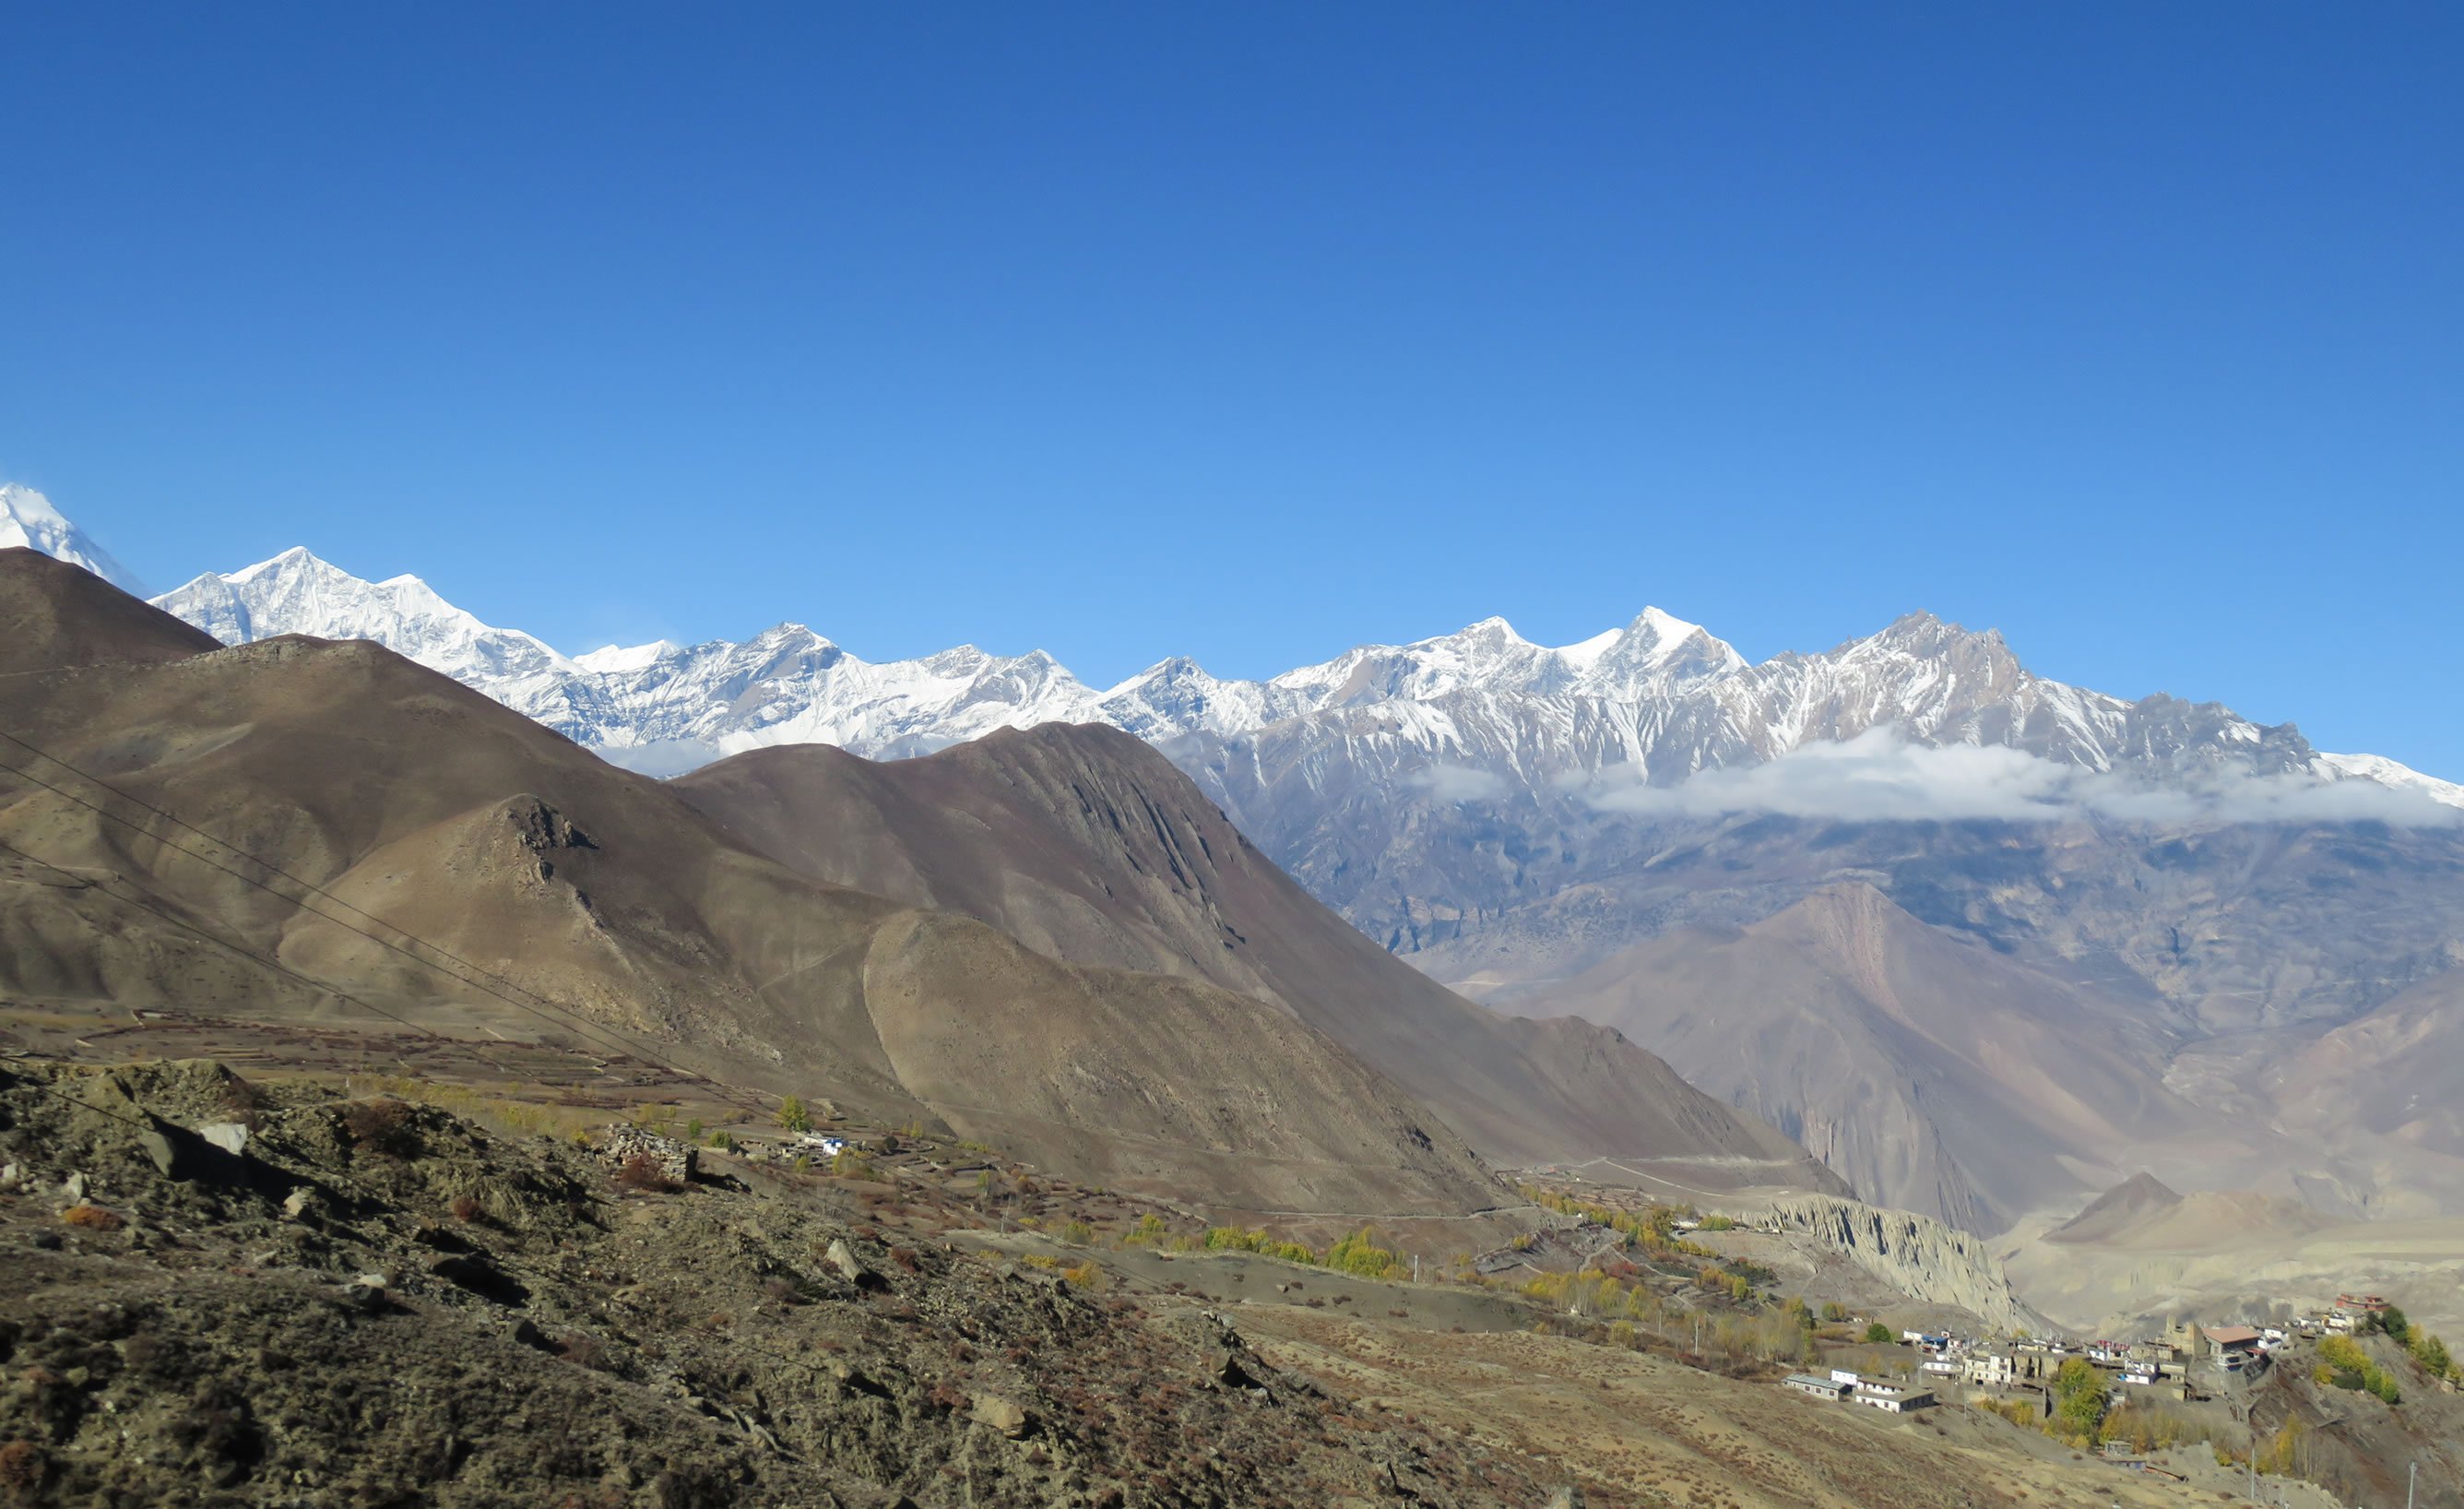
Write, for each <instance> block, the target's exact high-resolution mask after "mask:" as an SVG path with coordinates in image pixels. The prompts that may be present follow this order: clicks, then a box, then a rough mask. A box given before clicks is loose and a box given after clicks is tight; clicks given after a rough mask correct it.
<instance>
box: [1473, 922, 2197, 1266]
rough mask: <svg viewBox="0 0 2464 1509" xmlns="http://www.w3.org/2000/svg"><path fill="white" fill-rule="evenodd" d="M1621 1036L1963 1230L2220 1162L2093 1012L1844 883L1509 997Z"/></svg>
mask: <svg viewBox="0 0 2464 1509" xmlns="http://www.w3.org/2000/svg"><path fill="white" fill-rule="evenodd" d="M1516 1005H1517V1007H1518V1009H1523V1010H1534V1011H1542V1010H1545V1011H1551V1012H1559V1011H1573V1012H1578V1013H1580V1014H1581V1015H1583V1016H1585V1017H1588V1018H1590V1019H1592V1020H1594V1021H1597V1022H1604V1023H1607V1024H1608V1025H1610V1026H1613V1027H1617V1028H1619V1029H1621V1030H1623V1031H1624V1032H1627V1033H1629V1034H1631V1035H1632V1036H1633V1037H1634V1038H1635V1039H1636V1040H1637V1041H1638V1042H1641V1043H1644V1044H1646V1045H1648V1046H1649V1047H1651V1048H1652V1049H1653V1050H1655V1051H1656V1052H1658V1053H1661V1054H1665V1055H1666V1056H1667V1058H1668V1060H1669V1062H1670V1063H1671V1064H1673V1065H1674V1066H1675V1067H1676V1069H1677V1071H1678V1072H1679V1073H1680V1074H1683V1075H1684V1076H1686V1077H1687V1078H1688V1079H1690V1080H1692V1081H1693V1082H1694V1083H1696V1084H1698V1085H1701V1086H1702V1087H1703V1088H1704V1089H1705V1090H1707V1091H1709V1092H1710V1093H1711V1094H1713V1095H1717V1096H1722V1097H1727V1098H1731V1099H1733V1100H1734V1101H1735V1102H1736V1103H1738V1104H1740V1105H1743V1106H1744V1107H1745V1108H1746V1109H1747V1110H1749V1111H1751V1112H1753V1113H1755V1114H1756V1115H1759V1116H1761V1117H1763V1118H1765V1119H1766V1120H1768V1121H1772V1122H1774V1123H1775V1124H1777V1125H1778V1126H1779V1127H1780V1128H1781V1129H1782V1130H1783V1131H1787V1132H1790V1133H1792V1134H1793V1135H1795V1136H1797V1137H1798V1138H1799V1140H1800V1141H1802V1142H1803V1143H1805V1145H1806V1146H1808V1147H1809V1148H1811V1149H1813V1150H1814V1152H1815V1154H1816V1155H1818V1156H1820V1157H1821V1158H1822V1159H1823V1160H1824V1161H1825V1162H1826V1163H1828V1164H1829V1165H1831V1166H1832V1167H1834V1168H1836V1169H1837V1170H1839V1172H1840V1173H1842V1174H1843V1175H1845V1176H1846V1177H1847V1178H1848V1180H1849V1181H1850V1182H1851V1183H1852V1184H1854V1185H1855V1186H1856V1187H1857V1188H1858V1190H1859V1193H1860V1194H1861V1195H1862V1197H1863V1198H1865V1199H1867V1200H1869V1201H1872V1202H1873V1203H1875V1204H1877V1205H1884V1206H1891V1207H1895V1208H1897V1209H1907V1210H1915V1211H1919V1212H1921V1213H1923V1214H1926V1215H1931V1216H1934V1217H1936V1218H1938V1219H1940V1220H1944V1221H1947V1222H1948V1223H1950V1224H1951V1225H1953V1226H1959V1227H1964V1228H1966V1229H1968V1230H1969V1231H1973V1232H1999V1231H2001V1230H2003V1229H2005V1228H2007V1227H2008V1226H2010V1225H2011V1224H2012V1222H2013V1220H2014V1219H2016V1218H2017V1217H2018V1216H2019V1215H2021V1214H2023V1213H2025V1212H2028V1211H2031V1210H2039V1209H2060V1208H2063V1207H2065V1206H2070V1205H2074V1204H2075V1203H2076V1201H2077V1200H2078V1198H2079V1192H2080V1189H2081V1181H2080V1179H2079V1173H2078V1172H2077V1170H2079V1169H2081V1168H2098V1167H2107V1168H2109V1167H2112V1166H2113V1165H2115V1164H2117V1163H2119V1162H2121V1161H2123V1159H2126V1158H2132V1157H2133V1156H2134V1153H2135V1151H2136V1149H2137V1148H2138V1147H2139V1145H2140V1144H2141V1143H2145V1142H2149V1141H2158V1140H2166V1141H2169V1142H2171V1143H2173V1144H2174V1145H2176V1146H2179V1145H2186V1144H2196V1145H2201V1146H2206V1145H2211V1144H2217V1145H2227V1146H2229V1147H2238V1146H2240V1143H2237V1142H2236V1141H2235V1138H2236V1136H2237V1135H2238V1134H2236V1133H2235V1132H2234V1131H2233V1129H2232V1128H2231V1127H2229V1126H2226V1125H2224V1124H2223V1123H2222V1122H2221V1121H2220V1119H2218V1118H2216V1117H2213V1116H2211V1115H2210V1114H2209V1113H2205V1112H2203V1111H2201V1110H2200V1109H2199V1108H2197V1107H2195V1106H2193V1105H2191V1104H2190V1103H2189V1102H2188V1101H2187V1100H2185V1099H2183V1098H2181V1097H2179V1096H2177V1095H2175V1094H2174V1093H2173V1092H2172V1091H2171V1090H2169V1089H2167V1087H2166V1085H2165V1084H2164V1082H2163V1081H2162V1080H2161V1079H2160V1078H2159V1077H2158V1076H2157V1075H2156V1074H2155V1072H2153V1071H2152V1070H2150V1069H2148V1068H2146V1067H2145V1065H2146V1064H2148V1063H2149V1062H2151V1061H2152V1062H2161V1061H2162V1058H2163V1055H2162V1054H2161V1053H2158V1052H2155V1051H2154V1050H2153V1049H2150V1048H2147V1047H2146V1046H2145V1044H2143V1043H2141V1042H2140V1039H2142V1038H2145V1036H2146V1035H2147V1034H2148V1033H2149V1032H2150V1031H2151V1030H2150V1029H2148V1028H2147V1027H2146V1026H2145V1024H2144V1023H2139V1022H2134V1021H2133V1020H2131V1019H2130V1018H2129V1017H2128V1016H2127V1015H2126V1014H2125V1013H2123V1012H2121V1011H2119V1010H2117V1009H2115V1008H2114V1007H2113V1006H2112V1005H2111V1004H2110V1003H2106V1002H2102V1001H2100V1000H2097V999H2095V998H2092V997H2089V996H2087V995H2086V994H2084V993H2083V992H2081V991H2079V990H2078V989H2076V988H2072V987H2070V986H2067V985H2065V984H2063V983H2061V982H2058V981H2056V980H2053V979H2051V978H2050V977H2047V976H2045V975H2042V974H2038V973H2036V972H2035V971H2033V970H2031V969H2029V968H2027V967H2026V966H2025V965H2019V964H2016V963H2014V962H2013V961H2011V960H2009V959H2007V958H2005V957H2003V956H2002V955H2000V954H1997V953H1995V952H1994V951H1993V950H1992V949H1991V948H1989V947H1987V946H1985V945H1983V944H1980V943H1973V942H1970V941H1968V940H1965V939H1962V938H1958V937H1955V936H1953V935H1951V934H1949V933H1947V932H1945V931H1944V930H1942V929H1940V928H1936V927H1930V926H1928V925H1926V924H1925V923H1924V922H1922V921H1918V920H1917V919H1916V918H1914V917H1911V916H1909V915H1908V913H1906V912H1905V911H1903V910H1902V909H1901V908H1900V907H1899V906H1897V905H1895V904H1893V903H1892V902H1891V901H1890V900H1889V899H1887V898H1885V897H1884V896H1883V895H1882V894H1881V892H1879V891H1877V890H1875V889H1874V888H1873V887H1871V886H1868V885H1863V884H1858V883H1851V884H1841V885H1835V886H1830V887H1826V888H1825V889H1823V890H1821V891H1817V892H1815V894H1814V895H1813V896H1811V897H1809V898H1807V899H1805V900H1803V901H1800V902H1798V903H1797V904H1796V905H1794V906H1792V907H1790V908H1788V909H1787V910H1785V911H1783V912H1780V913H1778V914H1777V915H1775V916H1772V917H1770V918H1767V919H1765V920H1763V921H1759V922H1756V923H1754V924H1752V925H1751V926H1749V927H1745V928H1742V929H1733V930H1727V931H1721V932H1714V931H1710V930H1706V929H1696V928H1683V929H1680V930H1678V931H1676V932H1673V933H1670V934H1668V935H1666V936H1664V937H1661V938H1657V939H1653V940H1651V941H1650V942H1647V943H1640V944H1638V945H1636V946H1634V947H1632V948H1629V949H1626V950H1624V951H1623V952H1621V953H1618V954H1616V955H1613V956H1612V957H1610V958H1609V959H1608V960H1606V961H1605V962H1603V963H1602V964H1600V965H1597V966H1596V967H1595V968H1593V969H1591V970H1590V971H1588V972H1587V973H1585V974H1583V975H1580V976H1578V977H1576V978H1574V979H1573V980H1570V981H1567V982H1565V983H1563V984H1561V985H1557V986H1552V987H1550V988H1546V989H1543V990H1540V991H1537V992H1535V993H1534V994H1532V995H1530V996H1528V997H1524V998H1521V999H1520V1000H1518V1001H1517V1002H1516Z"/></svg>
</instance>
